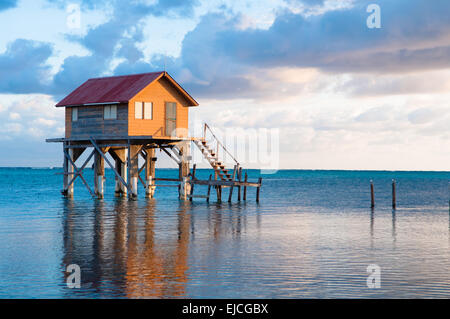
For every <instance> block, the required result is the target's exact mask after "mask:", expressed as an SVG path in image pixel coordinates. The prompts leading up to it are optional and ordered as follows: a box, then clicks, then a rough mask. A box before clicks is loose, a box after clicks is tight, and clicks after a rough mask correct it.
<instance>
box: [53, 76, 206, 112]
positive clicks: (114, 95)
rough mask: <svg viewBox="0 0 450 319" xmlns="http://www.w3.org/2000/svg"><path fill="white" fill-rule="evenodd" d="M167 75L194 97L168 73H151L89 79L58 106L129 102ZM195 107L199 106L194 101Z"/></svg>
mask: <svg viewBox="0 0 450 319" xmlns="http://www.w3.org/2000/svg"><path fill="white" fill-rule="evenodd" d="M163 75H166V76H167V77H168V78H169V80H170V81H171V82H172V81H173V84H174V85H175V86H177V88H178V89H179V90H181V91H182V93H183V94H185V96H187V97H188V98H189V99H192V97H191V96H190V95H189V94H188V93H187V92H186V91H184V89H183V88H182V87H181V86H179V85H178V84H177V83H176V82H175V80H173V79H172V78H171V77H170V76H169V75H168V74H167V73H166V72H151V73H142V74H133V75H123V76H111V77H103V78H94V79H89V80H87V81H86V82H84V83H83V84H82V85H81V86H79V87H78V88H77V89H75V91H73V92H72V93H70V94H69V95H68V96H66V97H65V98H64V99H63V100H61V101H60V102H59V103H58V104H56V106H72V105H84V104H95V103H111V102H120V103H123V102H128V101H129V100H131V99H132V98H133V97H134V96H135V95H136V94H138V93H139V92H140V91H142V90H143V89H144V88H145V87H146V86H147V85H149V84H150V83H152V82H153V81H155V80H157V79H159V78H160V77H161V76H163ZM192 101H193V105H198V104H197V102H195V100H194V99H192Z"/></svg>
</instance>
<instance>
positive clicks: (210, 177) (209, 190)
mask: <svg viewBox="0 0 450 319" xmlns="http://www.w3.org/2000/svg"><path fill="white" fill-rule="evenodd" d="M211 179H212V175H209V181H211ZM210 194H211V184H209V185H208V194H207V195H206V196H207V197H206V202H207V203H209V195H210Z"/></svg>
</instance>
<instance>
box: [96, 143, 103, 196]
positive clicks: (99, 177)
mask: <svg viewBox="0 0 450 319" xmlns="http://www.w3.org/2000/svg"><path fill="white" fill-rule="evenodd" d="M101 151H102V152H103V149H101ZM104 178H105V161H104V159H103V157H102V155H101V154H100V153H99V152H98V151H96V152H95V154H94V193H95V195H96V196H97V197H98V198H100V199H101V198H103V180H104Z"/></svg>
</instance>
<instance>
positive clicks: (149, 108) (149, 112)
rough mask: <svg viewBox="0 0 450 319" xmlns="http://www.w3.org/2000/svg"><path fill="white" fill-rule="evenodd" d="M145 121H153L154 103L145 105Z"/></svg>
mask: <svg viewBox="0 0 450 319" xmlns="http://www.w3.org/2000/svg"><path fill="white" fill-rule="evenodd" d="M144 119H146V120H152V119H153V103H152V102H145V103H144Z"/></svg>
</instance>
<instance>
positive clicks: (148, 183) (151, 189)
mask: <svg viewBox="0 0 450 319" xmlns="http://www.w3.org/2000/svg"><path fill="white" fill-rule="evenodd" d="M146 154H147V155H146V157H145V196H146V197H147V198H153V195H154V194H155V188H156V187H155V183H154V180H155V166H156V165H155V164H156V157H155V149H154V148H149V149H147V150H146Z"/></svg>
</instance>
